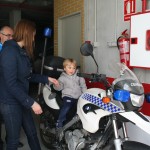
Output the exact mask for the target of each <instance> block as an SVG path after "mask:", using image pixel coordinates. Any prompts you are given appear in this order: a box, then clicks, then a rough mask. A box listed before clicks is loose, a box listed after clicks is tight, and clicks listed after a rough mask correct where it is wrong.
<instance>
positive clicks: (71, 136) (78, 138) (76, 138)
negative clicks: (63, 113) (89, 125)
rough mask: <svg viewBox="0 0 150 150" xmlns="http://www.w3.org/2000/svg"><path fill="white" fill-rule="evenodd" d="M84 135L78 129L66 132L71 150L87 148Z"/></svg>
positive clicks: (66, 139) (66, 138)
mask: <svg viewBox="0 0 150 150" xmlns="http://www.w3.org/2000/svg"><path fill="white" fill-rule="evenodd" d="M83 137H84V133H83V132H82V131H81V130H79V129H76V130H74V131H66V132H65V141H66V143H67V144H68V149H69V150H80V149H82V148H84V146H85V138H83Z"/></svg>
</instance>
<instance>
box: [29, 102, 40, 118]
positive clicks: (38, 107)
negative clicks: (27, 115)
mask: <svg viewBox="0 0 150 150" xmlns="http://www.w3.org/2000/svg"><path fill="white" fill-rule="evenodd" d="M31 108H32V110H33V111H34V113H35V114H37V115H38V114H41V113H42V112H43V111H42V108H41V106H40V105H39V104H38V103H37V102H34V103H33V105H32V106H31Z"/></svg>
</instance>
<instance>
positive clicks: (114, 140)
mask: <svg viewBox="0 0 150 150" xmlns="http://www.w3.org/2000/svg"><path fill="white" fill-rule="evenodd" d="M81 53H82V54H83V55H84V56H89V55H91V56H92V57H93V58H94V56H93V47H92V45H91V44H88V43H84V44H83V45H82V46H81ZM94 61H95V58H94ZM95 62H96V61H95ZM96 64H97V63H96ZM46 67H47V69H48V68H49V69H50V68H51V67H49V66H46ZM119 67H120V70H119V71H120V75H119V77H118V78H116V79H115V80H114V81H113V83H112V84H110V83H109V82H108V81H107V78H106V75H104V74H98V73H96V74H85V73H78V75H79V76H82V77H85V78H87V79H89V80H90V81H91V82H100V83H103V84H104V86H105V89H101V88H90V89H87V91H86V92H85V93H83V94H82V95H81V96H80V98H79V100H78V104H77V112H76V114H75V115H74V117H73V118H71V119H68V121H67V122H66V123H65V125H64V126H63V127H62V129H60V130H58V131H57V132H55V131H56V130H55V124H56V120H57V117H58V113H59V109H60V107H61V105H60V104H59V103H60V101H61V99H60V98H59V97H58V94H57V92H56V93H54V91H52V88H51V86H48V85H45V86H44V88H43V99H44V101H41V105H42V106H43V111H44V112H43V114H42V115H41V117H40V135H41V138H42V141H43V143H44V145H45V146H47V147H48V148H50V149H62V150H82V149H83V150H150V146H148V145H145V144H143V143H140V142H136V141H130V140H129V137H128V135H127V128H126V122H131V123H133V124H134V125H135V126H138V127H139V128H141V129H142V130H144V131H145V132H147V133H149V134H150V121H149V120H148V119H147V118H146V117H145V116H144V115H143V114H142V113H140V112H139V110H140V109H141V107H142V105H143V102H144V89H143V86H142V84H141V83H140V82H139V80H138V79H137V77H136V76H135V74H134V73H133V72H132V71H131V70H130V69H129V68H128V67H127V66H125V65H124V64H119ZM118 131H121V132H122V135H120V134H119V132H118Z"/></svg>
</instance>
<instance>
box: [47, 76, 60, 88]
mask: <svg viewBox="0 0 150 150" xmlns="http://www.w3.org/2000/svg"><path fill="white" fill-rule="evenodd" d="M48 80H49V81H50V82H52V83H53V84H54V85H55V86H59V82H58V80H56V79H55V78H51V77H48Z"/></svg>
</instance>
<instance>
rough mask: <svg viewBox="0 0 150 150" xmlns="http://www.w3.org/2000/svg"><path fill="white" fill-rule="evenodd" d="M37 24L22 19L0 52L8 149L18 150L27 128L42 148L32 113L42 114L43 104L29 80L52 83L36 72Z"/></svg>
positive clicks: (35, 146)
mask: <svg viewBox="0 0 150 150" xmlns="http://www.w3.org/2000/svg"><path fill="white" fill-rule="evenodd" d="M35 34H36V29H35V24H34V23H33V22H31V21H28V20H21V21H19V22H18V24H17V25H16V28H15V30H14V35H13V40H9V41H6V42H5V43H4V45H3V50H2V52H1V53H0V111H1V114H2V115H3V118H4V123H5V128H6V134H7V143H6V144H7V148H6V149H7V150H17V147H18V143H19V136H20V130H21V127H23V129H24V131H25V134H26V136H27V139H28V143H29V146H30V148H31V150H41V148H40V144H39V140H38V137H37V132H36V128H35V125H34V120H33V118H32V112H31V110H33V112H34V113H35V114H41V113H42V109H41V107H40V105H39V104H38V103H37V102H36V101H35V100H34V99H32V98H31V97H30V96H29V95H28V91H29V82H30V81H32V82H41V83H47V84H48V83H49V82H52V83H54V84H57V80H56V79H54V78H51V77H47V76H42V75H37V74H32V71H31V64H30V59H31V58H32V57H33V43H34V36H35Z"/></svg>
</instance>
